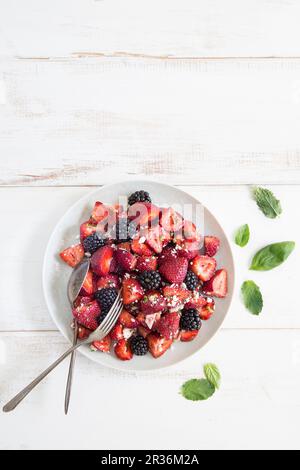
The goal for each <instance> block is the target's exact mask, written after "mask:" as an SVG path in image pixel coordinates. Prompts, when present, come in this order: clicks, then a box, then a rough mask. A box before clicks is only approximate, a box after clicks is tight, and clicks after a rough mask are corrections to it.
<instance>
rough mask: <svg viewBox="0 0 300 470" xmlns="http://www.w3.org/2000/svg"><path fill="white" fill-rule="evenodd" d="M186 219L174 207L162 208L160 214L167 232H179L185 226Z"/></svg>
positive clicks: (162, 224)
mask: <svg viewBox="0 0 300 470" xmlns="http://www.w3.org/2000/svg"><path fill="white" fill-rule="evenodd" d="M183 223H184V220H183V218H182V216H181V215H180V214H179V213H178V212H176V211H174V209H172V207H169V208H168V209H162V211H161V216H160V225H161V226H162V227H163V228H164V229H165V230H167V232H177V231H178V230H180V229H181V228H182V226H183Z"/></svg>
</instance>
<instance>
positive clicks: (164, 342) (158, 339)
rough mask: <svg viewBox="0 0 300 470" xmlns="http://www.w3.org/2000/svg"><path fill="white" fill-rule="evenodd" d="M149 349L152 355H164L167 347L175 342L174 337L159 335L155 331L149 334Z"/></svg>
mask: <svg viewBox="0 0 300 470" xmlns="http://www.w3.org/2000/svg"><path fill="white" fill-rule="evenodd" d="M147 341H148V347H149V351H150V353H151V354H152V356H153V357H154V358H155V359H157V358H158V357H160V356H162V355H163V354H164V353H165V352H166V351H167V349H169V348H170V347H171V344H172V343H173V340H172V339H167V338H164V337H162V336H158V335H156V334H155V333H151V334H150V335H148V336H147Z"/></svg>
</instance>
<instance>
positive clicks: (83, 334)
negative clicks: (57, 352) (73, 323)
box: [77, 325, 91, 340]
mask: <svg viewBox="0 0 300 470" xmlns="http://www.w3.org/2000/svg"><path fill="white" fill-rule="evenodd" d="M90 334H91V330H88V329H87V328H85V327H84V326H82V325H79V326H78V332H77V337H78V339H81V340H83V339H87V338H88V337H89V336H90Z"/></svg>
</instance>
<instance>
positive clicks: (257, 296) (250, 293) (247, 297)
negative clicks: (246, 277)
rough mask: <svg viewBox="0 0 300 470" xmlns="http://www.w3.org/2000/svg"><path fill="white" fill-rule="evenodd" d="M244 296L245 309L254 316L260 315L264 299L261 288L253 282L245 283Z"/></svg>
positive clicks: (243, 286) (243, 287)
mask: <svg viewBox="0 0 300 470" xmlns="http://www.w3.org/2000/svg"><path fill="white" fill-rule="evenodd" d="M242 295H243V299H244V304H245V307H246V308H247V309H248V310H250V312H251V313H253V315H259V314H260V312H261V311H262V309H263V298H262V295H261V292H260V289H259V287H258V286H257V285H256V284H255V282H253V281H245V282H244V284H243V285H242Z"/></svg>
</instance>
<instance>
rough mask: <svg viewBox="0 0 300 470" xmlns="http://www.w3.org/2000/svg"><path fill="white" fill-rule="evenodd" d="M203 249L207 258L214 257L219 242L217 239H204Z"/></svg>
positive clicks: (211, 237) (210, 237)
mask: <svg viewBox="0 0 300 470" xmlns="http://www.w3.org/2000/svg"><path fill="white" fill-rule="evenodd" d="M204 248H205V254H206V255H207V256H215V254H216V253H217V252H218V251H219V248H220V240H219V238H217V237H213V236H209V237H208V236H207V237H204Z"/></svg>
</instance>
